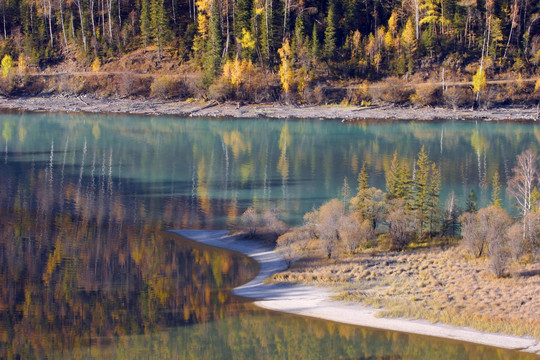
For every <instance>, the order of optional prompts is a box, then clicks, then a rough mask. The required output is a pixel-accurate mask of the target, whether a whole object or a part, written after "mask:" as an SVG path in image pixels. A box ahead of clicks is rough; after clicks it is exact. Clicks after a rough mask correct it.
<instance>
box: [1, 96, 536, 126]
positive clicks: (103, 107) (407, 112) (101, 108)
mask: <svg viewBox="0 0 540 360" xmlns="http://www.w3.org/2000/svg"><path fill="white" fill-rule="evenodd" d="M0 111H30V112H66V113H96V114H103V113H105V114H107V113H109V114H132V115H168V116H181V117H211V118H231V117H232V118H246V119H253V118H277V119H337V120H345V121H362V120H385V121H392V120H418V121H433V120H469V121H471V120H473V121H474V120H478V121H536V120H538V119H539V111H538V109H536V108H524V107H507V108H495V109H488V110H471V109H458V110H455V111H453V110H451V109H445V108H431V107H426V108H414V107H403V108H402V107H395V106H371V107H360V106H344V105H302V106H297V105H287V104H253V105H240V104H237V103H217V102H205V101H157V100H144V99H140V100H139V99H127V98H126V99H119V98H93V97H89V96H78V97H75V96H59V95H56V96H48V97H39V96H38V97H18V98H6V97H1V96H0Z"/></svg>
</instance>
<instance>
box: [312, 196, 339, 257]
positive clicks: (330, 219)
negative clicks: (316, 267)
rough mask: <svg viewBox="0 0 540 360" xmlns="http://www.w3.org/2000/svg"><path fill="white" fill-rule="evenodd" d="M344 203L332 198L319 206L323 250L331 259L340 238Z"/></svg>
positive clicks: (319, 226) (319, 227) (318, 224)
mask: <svg viewBox="0 0 540 360" xmlns="http://www.w3.org/2000/svg"><path fill="white" fill-rule="evenodd" d="M343 212H344V207H343V204H342V203H341V202H340V201H339V200H337V199H332V200H330V201H328V202H327V203H325V204H323V205H322V206H321V207H320V208H319V217H318V221H317V230H318V233H319V239H320V244H321V248H322V250H323V251H324V252H325V254H326V255H327V256H328V258H329V259H330V258H331V257H332V254H333V253H334V251H335V249H336V247H337V242H338V240H339V223H340V220H341V217H342V216H343Z"/></svg>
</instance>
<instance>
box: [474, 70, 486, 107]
mask: <svg viewBox="0 0 540 360" xmlns="http://www.w3.org/2000/svg"><path fill="white" fill-rule="evenodd" d="M472 82H473V92H474V93H475V94H476V101H477V102H478V99H479V98H480V92H481V91H482V90H484V88H485V87H486V85H487V81H486V71H485V70H484V67H483V66H482V65H480V67H479V68H478V71H476V74H474V75H473V79H472Z"/></svg>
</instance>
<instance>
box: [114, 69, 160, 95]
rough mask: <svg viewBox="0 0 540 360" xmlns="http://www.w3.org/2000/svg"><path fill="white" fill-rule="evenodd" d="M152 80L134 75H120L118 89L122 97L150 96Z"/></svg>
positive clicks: (117, 81) (117, 82)
mask: <svg viewBox="0 0 540 360" xmlns="http://www.w3.org/2000/svg"><path fill="white" fill-rule="evenodd" d="M151 84H152V78H151V77H150V76H145V75H136V74H133V73H125V74H119V75H117V77H116V87H117V92H118V95H120V96H144V97H146V96H149V95H150V86H151Z"/></svg>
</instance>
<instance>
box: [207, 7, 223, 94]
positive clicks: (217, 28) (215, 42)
mask: <svg viewBox="0 0 540 360" xmlns="http://www.w3.org/2000/svg"><path fill="white" fill-rule="evenodd" d="M209 10H210V18H209V28H208V42H207V43H206V52H205V61H204V75H205V79H204V80H205V83H206V84H207V85H210V84H211V83H212V81H213V80H214V78H215V76H216V73H217V71H218V68H219V64H220V62H221V49H222V41H221V40H222V36H221V22H220V12H219V3H218V0H211V2H210V9H209Z"/></svg>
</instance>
